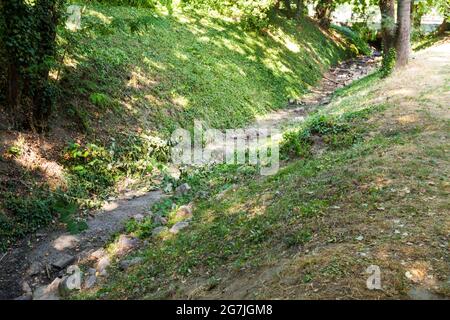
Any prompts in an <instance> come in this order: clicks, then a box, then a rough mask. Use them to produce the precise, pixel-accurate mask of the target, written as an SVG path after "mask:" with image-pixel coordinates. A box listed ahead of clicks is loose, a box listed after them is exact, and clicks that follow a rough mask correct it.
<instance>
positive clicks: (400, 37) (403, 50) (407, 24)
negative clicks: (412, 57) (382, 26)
mask: <svg viewBox="0 0 450 320" xmlns="http://www.w3.org/2000/svg"><path fill="white" fill-rule="evenodd" d="M397 24H398V27H397V38H396V42H395V50H396V52H397V62H396V67H403V66H405V65H406V64H407V63H408V59H409V53H410V51H411V44H410V33H411V0H398V7H397Z"/></svg>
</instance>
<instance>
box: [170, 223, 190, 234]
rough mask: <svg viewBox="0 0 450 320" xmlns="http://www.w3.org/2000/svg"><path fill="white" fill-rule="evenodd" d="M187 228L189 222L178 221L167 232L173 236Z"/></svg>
mask: <svg viewBox="0 0 450 320" xmlns="http://www.w3.org/2000/svg"><path fill="white" fill-rule="evenodd" d="M187 226H189V222H187V221H180V222H177V223H175V224H174V225H173V226H172V228H170V230H169V232H170V233H173V234H177V233H178V232H180V230H182V229H184V228H186V227H187Z"/></svg>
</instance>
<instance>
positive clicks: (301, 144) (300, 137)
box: [280, 114, 350, 158]
mask: <svg viewBox="0 0 450 320" xmlns="http://www.w3.org/2000/svg"><path fill="white" fill-rule="evenodd" d="M349 129H350V127H349V124H348V123H347V122H346V121H344V117H343V116H341V117H336V116H330V115H324V114H319V115H315V116H311V117H310V118H309V119H308V120H307V121H306V122H305V124H304V125H302V126H301V127H300V128H296V129H293V130H289V131H287V132H285V134H284V135H283V141H282V143H281V146H280V153H281V155H282V156H284V157H288V158H289V157H290V156H294V157H308V156H309V155H310V151H311V146H312V144H313V143H314V142H313V139H312V136H314V135H318V136H323V137H326V138H327V139H328V140H325V142H329V143H331V144H333V143H334V139H337V138H331V137H337V136H338V135H340V134H343V133H346V132H348V131H349Z"/></svg>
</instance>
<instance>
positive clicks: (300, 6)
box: [295, 0, 305, 20]
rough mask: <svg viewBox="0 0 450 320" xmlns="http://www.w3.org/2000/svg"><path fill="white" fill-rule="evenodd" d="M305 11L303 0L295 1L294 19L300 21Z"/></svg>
mask: <svg viewBox="0 0 450 320" xmlns="http://www.w3.org/2000/svg"><path fill="white" fill-rule="evenodd" d="M304 10H305V4H304V3H303V0H297V11H296V12H295V18H296V19H297V20H300V19H301V18H302V17H303V11H304Z"/></svg>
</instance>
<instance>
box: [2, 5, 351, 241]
mask: <svg viewBox="0 0 450 320" xmlns="http://www.w3.org/2000/svg"><path fill="white" fill-rule="evenodd" d="M73 3H76V1H75V2H73ZM82 4H83V6H84V5H85V3H84V2H83V3H82ZM336 40H337V39H332V38H331V37H330V36H329V35H325V34H323V33H322V32H321V31H320V30H319V29H318V28H317V27H316V26H315V25H314V24H313V23H312V22H310V21H303V22H301V23H298V22H295V21H287V20H286V19H284V18H276V17H275V18H274V20H273V21H272V24H271V26H270V27H269V28H268V29H267V30H265V31H262V32H251V31H245V30H243V29H242V26H241V25H239V24H238V23H235V22H231V21H230V20H229V19H227V18H226V17H224V16H221V15H219V14H215V13H211V12H206V11H204V9H200V8H199V9H196V10H195V11H190V10H187V9H186V11H185V12H181V11H179V10H175V11H174V12H173V14H168V13H167V12H164V9H163V8H159V9H147V8H130V7H114V6H109V5H98V4H90V3H89V4H87V5H86V7H85V10H84V11H83V15H82V30H81V31H78V32H76V33H73V32H69V31H68V30H65V29H64V28H62V27H61V28H59V31H58V43H59V57H60V58H59V60H60V61H61V62H62V64H61V66H60V70H54V71H55V72H53V73H52V75H53V76H54V77H56V75H57V79H56V80H57V83H56V84H57V86H58V88H59V92H60V93H61V96H60V99H59V101H58V106H57V107H58V110H60V111H61V112H60V113H58V112H57V117H60V115H61V114H63V115H64V116H63V118H64V121H59V120H58V121H59V122H60V123H61V124H62V126H63V128H64V129H65V130H67V131H69V132H70V136H73V134H74V135H76V134H77V132H79V131H81V132H84V133H86V137H85V139H81V142H80V143H73V142H72V141H64V144H66V146H67V147H66V148H65V150H63V152H62V153H61V159H60V161H59V163H60V164H61V165H62V166H63V167H64V176H65V180H66V181H65V182H66V185H65V190H64V192H62V191H60V190H49V189H48V188H34V189H27V190H26V194H24V195H23V196H22V197H21V198H20V199H16V201H14V202H11V201H9V200H8V199H9V198H8V197H7V196H6V193H5V194H4V195H3V196H2V197H1V198H2V199H3V200H4V205H2V206H1V207H0V215H1V217H0V218H1V220H0V238H1V240H2V243H4V244H5V246H7V245H9V243H10V242H11V241H13V240H14V239H16V238H17V237H20V236H22V235H24V234H26V233H29V232H33V231H35V230H37V229H38V228H40V227H43V226H45V225H47V224H48V223H50V222H51V221H52V220H54V219H55V218H58V217H59V218H60V220H61V222H63V223H65V224H66V225H67V228H68V229H69V231H71V232H77V231H80V230H82V229H83V228H84V227H85V226H84V223H83V220H82V219H80V220H79V221H78V220H77V219H74V218H72V216H76V215H77V214H78V213H80V212H79V210H76V209H75V208H74V207H73V205H77V206H78V207H79V208H81V209H90V208H98V207H99V206H100V205H101V204H102V203H103V201H104V200H105V199H107V198H108V197H109V196H111V195H114V194H115V193H117V192H118V191H119V190H118V189H119V187H118V185H119V184H120V183H121V182H123V181H125V180H127V179H129V180H132V181H135V182H136V183H134V184H133V185H131V186H128V187H129V188H134V187H139V188H140V187H143V186H145V187H146V188H147V189H150V188H153V187H164V185H165V184H166V183H168V182H171V181H170V179H168V178H167V176H166V175H165V174H164V172H163V171H164V164H165V163H166V162H167V147H168V146H167V145H166V144H165V143H164V142H161V141H160V140H158V138H157V137H158V136H159V137H163V138H167V137H168V136H169V134H170V133H171V130H173V129H175V128H176V127H178V126H182V127H185V128H191V127H192V125H193V120H194V119H200V120H204V121H206V122H207V123H208V124H209V125H211V126H214V127H216V128H226V127H239V126H243V125H245V124H247V123H249V122H251V121H252V120H253V119H254V118H255V116H257V115H260V114H264V113H267V112H269V111H271V110H274V109H278V108H282V107H284V106H285V105H286V102H287V100H288V98H290V97H298V96H300V95H302V94H303V93H305V92H307V91H308V90H309V88H310V87H311V86H313V85H314V84H315V83H316V82H317V81H318V80H319V79H320V78H321V75H322V73H323V72H324V71H325V70H326V69H327V68H328V67H330V66H331V65H332V64H335V63H336V62H338V61H339V60H341V59H344V58H345V57H346V56H347V54H348V52H347V50H346V48H347V44H346V43H344V42H343V41H337V42H336ZM63 57H64V60H63V59H62V58H63ZM68 119H69V120H72V122H70V121H67V120H68ZM56 125H57V126H58V125H59V124H56ZM8 154H9V155H11V156H14V157H20V156H21V150H20V149H19V148H17V147H16V146H11V147H10V148H9V149H8ZM11 161H12V160H11ZM36 177H37V175H34V174H31V175H30V177H29V179H30V181H34V180H35V179H37V178H36ZM172 182H173V181H172ZM42 185H43V184H42ZM20 188H21V186H16V187H14V186H10V187H9V188H8V190H7V191H8V192H11V194H14V191H15V190H18V189H20ZM41 189H42V190H41ZM44 189H45V190H44ZM41 191H42V192H41ZM204 191H205V192H206V190H204ZM41 193H43V194H44V195H41ZM61 193H62V194H61ZM60 196H62V197H63V198H64V199H65V200H64V201H65V203H66V206H65V207H61V206H59V207H58V206H56V204H55V203H53V202H54V201H53V200H51V199H53V197H55V198H60ZM46 199H49V200H48V201H50V200H51V201H53V202H52V203H51V204H50V203H49V204H46V202H45V201H46ZM55 206H56V207H58V208H56V207H55ZM42 208H46V209H45V210H41V209H42ZM77 211H78V212H77ZM6 243H8V244H7V245H6Z"/></svg>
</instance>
